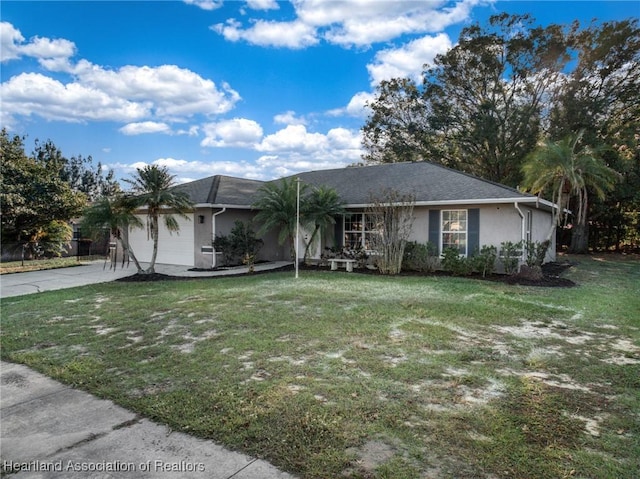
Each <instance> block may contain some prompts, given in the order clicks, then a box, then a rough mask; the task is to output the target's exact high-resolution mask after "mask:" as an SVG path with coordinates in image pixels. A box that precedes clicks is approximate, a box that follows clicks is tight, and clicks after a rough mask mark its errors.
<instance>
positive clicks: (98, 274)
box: [0, 261, 291, 298]
mask: <svg viewBox="0 0 640 479" xmlns="http://www.w3.org/2000/svg"><path fill="white" fill-rule="evenodd" d="M290 264H291V262H290V261H275V262H272V263H259V264H256V265H255V270H256V271H267V270H271V269H278V268H282V267H284V266H287V265H290ZM146 266H147V265H146V264H144V263H143V264H142V267H146ZM156 272H157V273H162V274H167V275H170V276H186V277H189V278H207V277H212V276H228V275H234V274H242V273H246V272H247V267H246V266H239V267H237V268H229V269H224V270H217V271H189V267H188V266H179V265H171V264H156ZM135 273H136V268H135V266H134V265H133V264H131V265H129V266H128V267H126V266H125V267H124V268H121V267H120V266H119V265H118V267H117V269H116V270H115V271H114V270H113V269H109V264H107V265H106V266H105V263H104V261H93V262H91V263H81V264H80V265H79V266H72V267H69V268H59V269H49V270H44V271H28V272H26V273H12V274H3V275H1V276H0V298H9V297H11V296H21V295H23V294H32V293H41V292H43V291H51V290H54V289H64V288H74V287H76V286H84V285H87V284H95V283H107V282H109V281H115V280H116V279H119V278H124V277H125V276H131V275H133V274H135Z"/></svg>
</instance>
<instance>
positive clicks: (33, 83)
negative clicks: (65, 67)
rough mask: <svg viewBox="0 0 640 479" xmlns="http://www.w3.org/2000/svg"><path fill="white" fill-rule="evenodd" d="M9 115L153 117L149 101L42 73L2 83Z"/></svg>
mask: <svg viewBox="0 0 640 479" xmlns="http://www.w3.org/2000/svg"><path fill="white" fill-rule="evenodd" d="M0 96H2V109H3V112H4V113H6V114H8V115H14V116H15V115H23V116H27V117H28V116H31V115H34V114H37V115H39V116H41V117H43V118H45V119H47V120H61V121H68V122H81V121H89V120H109V121H119V122H132V121H137V120H140V119H142V118H144V117H146V116H149V115H150V113H151V111H150V109H149V105H148V104H145V103H140V102H135V101H130V100H128V99H126V98H120V97H114V96H112V95H109V94H108V93H106V92H104V91H100V90H96V89H94V88H91V87H87V86H85V85H82V84H79V83H69V84H66V85H65V84H63V83H62V82H59V81H58V80H54V79H53V78H50V77H47V76H45V75H42V74H40V73H21V74H20V75H17V76H14V77H12V78H11V79H9V80H8V81H6V82H4V83H3V84H2V85H0Z"/></svg>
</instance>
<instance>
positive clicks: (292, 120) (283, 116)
mask: <svg viewBox="0 0 640 479" xmlns="http://www.w3.org/2000/svg"><path fill="white" fill-rule="evenodd" d="M273 121H274V123H278V124H281V125H306V124H307V121H306V120H305V119H304V118H300V117H297V116H296V112H295V111H292V110H289V111H286V112H284V113H280V114H278V115H276V116H274V117H273Z"/></svg>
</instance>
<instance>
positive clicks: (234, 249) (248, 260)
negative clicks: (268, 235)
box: [213, 220, 263, 269]
mask: <svg viewBox="0 0 640 479" xmlns="http://www.w3.org/2000/svg"><path fill="white" fill-rule="evenodd" d="M262 244H263V241H262V240H261V239H258V238H256V235H255V232H254V231H253V230H252V229H251V227H250V226H249V225H248V224H245V223H243V222H242V221H240V220H236V222H235V223H234V224H233V228H232V229H231V233H230V234H229V236H224V235H216V237H215V239H214V240H213V247H214V248H215V250H216V251H220V252H221V253H222V256H223V261H224V264H226V265H236V264H241V263H242V264H246V265H248V266H249V268H250V269H251V267H252V266H253V263H254V262H255V258H256V256H257V255H258V251H260V248H262Z"/></svg>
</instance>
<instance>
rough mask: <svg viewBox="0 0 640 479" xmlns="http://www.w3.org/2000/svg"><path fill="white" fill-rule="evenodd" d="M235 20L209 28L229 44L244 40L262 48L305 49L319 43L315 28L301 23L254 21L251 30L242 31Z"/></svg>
mask: <svg viewBox="0 0 640 479" xmlns="http://www.w3.org/2000/svg"><path fill="white" fill-rule="evenodd" d="M241 26H242V25H241V24H240V23H239V22H238V21H236V20H235V19H229V20H227V22H226V23H224V24H223V23H218V24H216V25H212V26H211V30H213V31H214V32H217V33H219V34H221V35H222V36H224V38H225V39H226V40H228V41H231V42H236V41H238V40H245V41H247V42H248V43H251V44H253V45H260V46H263V47H286V48H292V49H299V48H305V47H308V46H312V45H315V44H317V43H318V42H319V40H318V38H316V31H315V28H313V27H310V26H309V25H307V24H305V23H302V22H296V21H294V22H273V21H266V20H256V21H255V22H254V23H253V26H252V27H251V28H248V29H246V30H242V28H241Z"/></svg>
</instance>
